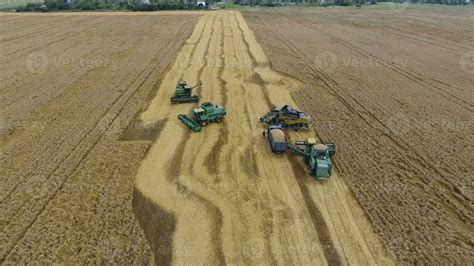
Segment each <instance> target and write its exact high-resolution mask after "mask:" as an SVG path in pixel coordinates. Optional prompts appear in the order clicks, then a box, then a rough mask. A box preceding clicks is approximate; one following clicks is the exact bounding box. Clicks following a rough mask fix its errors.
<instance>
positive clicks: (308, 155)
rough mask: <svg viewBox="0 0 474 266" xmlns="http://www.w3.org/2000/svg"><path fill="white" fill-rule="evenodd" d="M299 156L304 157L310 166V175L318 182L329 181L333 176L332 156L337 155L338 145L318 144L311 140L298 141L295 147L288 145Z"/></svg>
mask: <svg viewBox="0 0 474 266" xmlns="http://www.w3.org/2000/svg"><path fill="white" fill-rule="evenodd" d="M288 148H289V149H291V150H293V152H294V153H296V154H297V155H300V156H303V158H304V162H305V163H306V164H307V165H308V166H309V174H310V175H311V176H314V177H316V179H317V180H328V179H329V178H330V177H331V174H332V160H331V158H332V156H333V155H334V154H335V153H336V144H334V143H327V144H322V143H319V144H316V140H315V139H313V138H309V139H308V140H304V141H301V140H300V141H296V142H295V145H294V146H293V145H288Z"/></svg>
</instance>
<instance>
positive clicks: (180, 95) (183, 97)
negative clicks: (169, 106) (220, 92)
mask: <svg viewBox="0 0 474 266" xmlns="http://www.w3.org/2000/svg"><path fill="white" fill-rule="evenodd" d="M201 85H202V84H201V83H198V84H196V85H194V86H192V87H189V86H188V84H187V83H186V81H184V80H181V81H178V83H177V84H176V91H175V95H174V96H173V97H171V98H170V100H171V102H172V103H193V102H198V101H199V96H197V95H191V93H192V91H193V89H195V88H197V87H199V86H201Z"/></svg>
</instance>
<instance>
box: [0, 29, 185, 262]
mask: <svg viewBox="0 0 474 266" xmlns="http://www.w3.org/2000/svg"><path fill="white" fill-rule="evenodd" d="M189 29H190V27H189V26H188V27H187V28H186V29H185V30H184V31H183V33H182V34H181V35H180V37H179V38H176V39H175V40H174V42H172V45H171V46H169V47H168V49H166V50H165V53H164V56H163V57H166V56H167V55H168V54H169V53H170V51H171V50H172V48H173V47H174V46H175V45H176V43H177V42H178V41H179V40H181V39H182V37H183V36H184V35H185V34H186V33H187V32H188V31H189ZM154 65H155V63H154V62H150V63H149V65H148V66H147V67H145V71H144V73H146V74H144V75H140V76H138V77H137V78H136V79H135V80H134V81H133V82H132V84H134V83H137V84H136V86H133V85H132V86H131V87H130V88H131V89H129V90H127V91H125V92H124V93H123V94H122V95H120V96H119V97H117V98H116V99H115V100H114V101H113V103H112V104H111V108H110V109H109V112H108V113H107V114H105V115H104V116H103V117H102V119H101V120H100V121H99V123H98V124H97V125H96V127H94V128H93V129H92V130H91V131H90V132H89V133H88V134H86V135H84V137H83V138H82V139H81V140H80V142H79V143H78V145H77V146H76V147H75V148H74V150H73V152H71V153H70V154H69V155H68V156H66V157H65V158H64V159H63V160H62V161H61V162H60V163H59V164H58V165H57V166H56V167H55V168H54V170H53V171H52V172H51V173H50V174H49V175H48V176H47V177H46V180H47V181H46V182H49V181H50V179H51V178H53V177H52V176H53V175H54V174H55V173H56V172H58V171H63V173H62V175H61V176H63V175H66V176H65V177H64V178H62V177H59V178H56V179H58V180H57V182H54V184H55V187H54V190H53V191H48V198H47V199H46V201H44V202H43V201H42V202H40V201H37V202H35V203H34V204H33V206H38V204H39V206H38V207H39V209H38V211H37V212H35V214H34V215H33V216H32V217H31V218H32V219H29V218H28V217H22V218H26V219H27V220H29V221H28V222H27V226H26V227H24V229H22V230H21V231H20V232H16V233H15V232H14V234H17V233H18V234H17V236H16V237H12V238H9V240H14V241H13V242H10V245H11V244H13V245H11V246H10V247H9V248H8V247H7V250H5V253H4V252H2V254H1V255H2V257H1V260H2V261H3V260H4V259H5V258H6V257H8V255H9V254H10V253H11V252H12V250H14V249H15V247H16V246H17V244H18V243H20V242H21V240H22V239H23V238H24V237H25V235H26V234H27V232H28V231H29V230H30V229H31V227H32V225H33V224H34V223H35V221H36V220H37V219H38V217H39V216H40V215H41V214H42V213H43V211H44V210H45V209H46V208H47V207H48V205H49V203H50V201H51V200H52V199H53V198H54V197H55V196H56V194H57V193H58V192H59V191H60V190H61V189H62V187H63V185H64V183H65V182H67V180H68V179H69V177H70V176H72V175H73V174H74V173H75V172H76V169H77V168H78V167H79V166H80V165H81V163H82V162H83V161H84V160H85V159H86V158H87V156H88V155H89V153H90V152H91V151H92V150H93V149H94V147H95V146H96V145H97V143H98V142H99V141H100V140H101V139H102V138H103V137H104V134H105V133H106V132H107V131H108V130H109V128H110V127H111V126H112V125H113V123H114V122H115V121H116V119H117V117H118V116H119V115H120V113H121V112H122V111H123V109H124V108H125V106H126V105H127V103H128V101H129V100H130V99H132V98H133V97H134V96H135V95H136V94H137V92H138V91H139V90H140V88H141V87H142V85H143V84H144V83H145V82H146V81H147V80H148V79H149V78H150V76H151V74H152V73H153V71H154V68H155V67H154ZM138 82H139V83H138ZM109 114H111V115H109ZM94 132H98V135H97V136H94V135H96V134H93V133H94ZM88 144H90V145H88ZM82 146H84V152H81V151H80V149H81V147H82ZM73 156H75V157H79V160H78V161H76V162H74V163H73V166H72V167H68V168H67V169H64V170H61V169H62V168H64V167H65V166H64V165H65V164H66V162H67V161H68V160H71V158H72V157H73ZM72 160H74V159H72ZM64 171H65V173H64ZM38 202H39V203H38ZM25 204H26V202H25V203H24V204H23V205H22V206H21V207H20V208H23V206H25ZM30 210H31V208H30ZM13 218H15V217H13ZM10 221H11V220H10ZM10 221H9V222H10ZM8 225H9V223H8V224H7V225H6V226H5V227H4V228H3V230H2V231H3V232H2V234H4V233H5V229H6V228H8ZM11 233H12V232H10V233H8V234H11Z"/></svg>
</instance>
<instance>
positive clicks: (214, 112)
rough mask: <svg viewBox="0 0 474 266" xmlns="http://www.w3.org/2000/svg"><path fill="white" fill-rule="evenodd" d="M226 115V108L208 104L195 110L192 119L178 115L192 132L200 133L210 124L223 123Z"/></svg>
mask: <svg viewBox="0 0 474 266" xmlns="http://www.w3.org/2000/svg"><path fill="white" fill-rule="evenodd" d="M225 115H226V112H225V109H224V107H222V106H218V105H215V104H212V103H210V102H206V103H203V104H201V106H200V107H198V108H194V110H193V117H192V118H191V117H188V116H187V115H185V114H178V119H179V121H181V123H183V124H184V125H185V126H187V127H188V128H189V129H191V130H192V131H194V132H199V131H201V129H202V128H203V127H205V126H206V125H207V124H209V123H214V122H215V123H219V122H221V121H222V119H224V117H225Z"/></svg>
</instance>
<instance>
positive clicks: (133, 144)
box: [0, 13, 198, 264]
mask: <svg viewBox="0 0 474 266" xmlns="http://www.w3.org/2000/svg"><path fill="white" fill-rule="evenodd" d="M80 14H84V15H80ZM80 14H75V15H74V16H65V15H61V14H57V15H49V14H27V15H17V14H12V15H9V14H3V15H0V25H1V27H0V53H1V58H0V60H1V61H0V73H1V74H0V84H1V88H0V141H1V142H0V145H1V150H0V151H1V152H0V165H1V167H0V177H1V178H0V188H1V202H0V210H1V214H0V226H1V227H2V229H1V234H0V239H2V240H1V244H0V262H6V263H22V262H40V263H50V262H69V263H85V262H89V263H101V262H102V263H104V262H108V263H113V262H115V263H120V264H131V263H133V262H135V263H147V262H149V261H150V260H151V261H153V259H152V258H153V253H152V252H151V249H150V248H149V246H148V245H147V242H146V240H145V237H144V234H143V231H142V230H141V228H140V226H139V224H138V222H137V221H136V219H135V217H134V214H133V212H132V204H131V202H132V194H133V193H132V192H133V178H134V175H135V173H136V170H137V168H138V166H139V163H140V160H141V158H142V156H143V154H144V153H145V151H146V148H147V146H148V145H149V144H150V141H149V140H146V139H143V141H140V140H137V141H119V138H120V136H121V134H122V131H123V130H124V129H125V128H127V126H129V124H130V122H131V121H132V120H133V118H134V116H135V114H136V113H137V112H138V111H139V110H140V108H141V107H142V106H143V103H144V102H145V101H146V99H147V97H148V95H149V93H150V91H152V90H156V86H157V85H156V84H159V80H160V77H161V74H162V73H163V72H164V71H165V70H166V68H167V66H168V64H169V63H170V62H172V60H173V58H174V55H175V52H176V51H177V50H178V49H179V48H180V47H181V46H182V44H183V42H184V41H185V40H186V39H187V38H188V36H189V34H190V33H191V32H192V30H193V28H194V25H195V23H196V21H197V17H198V16H195V15H190V14H188V15H180V14H179V15H178V14H174V15H134V16H124V15H116V14H114V15H111V14H100V13H92V14H93V15H88V14H87V13H80ZM160 14H161V13H160Z"/></svg>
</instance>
